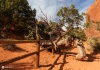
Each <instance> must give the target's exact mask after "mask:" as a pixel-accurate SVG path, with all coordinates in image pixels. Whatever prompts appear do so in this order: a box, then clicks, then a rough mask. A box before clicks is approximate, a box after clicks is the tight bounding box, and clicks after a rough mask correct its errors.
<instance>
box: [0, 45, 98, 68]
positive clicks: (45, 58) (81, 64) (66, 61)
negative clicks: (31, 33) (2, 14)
mask: <svg viewBox="0 0 100 70" xmlns="http://www.w3.org/2000/svg"><path fill="white" fill-rule="evenodd" d="M84 45H85V48H86V50H87V47H89V46H88V45H87V44H86V43H84ZM17 46H18V47H19V48H21V49H22V50H19V51H15V52H13V51H7V50H3V49H2V47H1V45H0V61H2V60H8V59H10V58H14V57H16V56H21V55H23V54H26V53H30V52H33V51H35V50H36V45H35V44H32V43H28V44H24V43H23V44H17ZM77 53H78V49H77V48H74V49H72V50H71V51H67V50H64V51H62V52H61V53H59V54H52V53H51V52H48V51H47V50H45V51H43V52H41V53H40V67H39V68H35V59H36V58H35V55H33V56H30V57H27V58H25V59H22V60H19V61H16V62H13V63H10V64H8V65H5V66H4V68H5V69H4V70H100V54H97V55H91V54H90V53H89V52H88V51H87V57H86V58H85V60H84V61H77V60H75V55H76V54H77ZM2 67H3V66H2ZM0 70H3V69H2V68H0Z"/></svg>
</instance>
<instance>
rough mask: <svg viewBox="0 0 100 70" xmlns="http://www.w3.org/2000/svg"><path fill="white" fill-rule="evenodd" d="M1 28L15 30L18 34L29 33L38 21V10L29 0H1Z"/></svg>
mask: <svg viewBox="0 0 100 70" xmlns="http://www.w3.org/2000/svg"><path fill="white" fill-rule="evenodd" d="M0 16H1V18H0V30H6V31H8V32H9V31H13V32H14V33H15V34H17V35H24V34H25V33H28V32H29V31H28V28H29V26H31V27H34V26H35V23H36V19H35V16H36V10H35V9H34V10H32V9H31V7H30V6H29V4H28V2H27V0H0Z"/></svg>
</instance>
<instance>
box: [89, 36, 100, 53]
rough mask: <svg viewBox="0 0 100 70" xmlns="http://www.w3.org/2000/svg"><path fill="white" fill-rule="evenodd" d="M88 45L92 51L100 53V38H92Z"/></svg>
mask: <svg viewBox="0 0 100 70" xmlns="http://www.w3.org/2000/svg"><path fill="white" fill-rule="evenodd" d="M88 44H89V45H90V50H91V51H95V52H100V37H91V38H90V39H89V40H88Z"/></svg>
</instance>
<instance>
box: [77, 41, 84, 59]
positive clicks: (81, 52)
mask: <svg viewBox="0 0 100 70" xmlns="http://www.w3.org/2000/svg"><path fill="white" fill-rule="evenodd" d="M76 45H77V48H78V50H79V53H78V54H77V55H76V59H77V60H83V59H84V58H85V57H86V51H85V48H84V45H83V43H82V41H76Z"/></svg>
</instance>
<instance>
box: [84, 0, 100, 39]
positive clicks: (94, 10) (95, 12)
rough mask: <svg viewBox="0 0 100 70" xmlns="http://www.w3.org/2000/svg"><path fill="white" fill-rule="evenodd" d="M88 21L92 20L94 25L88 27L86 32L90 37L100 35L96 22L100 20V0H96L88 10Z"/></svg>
mask: <svg viewBox="0 0 100 70" xmlns="http://www.w3.org/2000/svg"><path fill="white" fill-rule="evenodd" d="M86 14H87V15H86V21H87V22H91V23H92V25H93V27H92V28H86V29H85V33H86V36H87V37H88V38H90V37H93V36H95V37H98V36H99V37H100V31H97V30H96V26H97V25H96V23H94V22H100V0H95V2H94V3H93V4H92V5H91V6H90V7H89V8H88V10H87V12H86Z"/></svg>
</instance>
